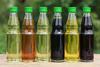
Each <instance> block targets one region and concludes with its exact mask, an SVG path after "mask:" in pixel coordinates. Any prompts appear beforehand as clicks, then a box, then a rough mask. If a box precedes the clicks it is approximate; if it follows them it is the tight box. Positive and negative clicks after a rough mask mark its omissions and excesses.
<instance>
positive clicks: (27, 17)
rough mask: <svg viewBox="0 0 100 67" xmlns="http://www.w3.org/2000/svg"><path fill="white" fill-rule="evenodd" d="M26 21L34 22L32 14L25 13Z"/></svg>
mask: <svg viewBox="0 0 100 67" xmlns="http://www.w3.org/2000/svg"><path fill="white" fill-rule="evenodd" d="M24 19H31V20H32V14H31V13H25V18H24Z"/></svg>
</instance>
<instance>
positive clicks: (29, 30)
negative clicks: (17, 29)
mask: <svg viewBox="0 0 100 67" xmlns="http://www.w3.org/2000/svg"><path fill="white" fill-rule="evenodd" d="M32 11H33V9H32V7H25V17H24V21H23V24H22V61H23V62H32V61H35V56H36V52H35V40H36V39H35V31H34V21H33V19H32Z"/></svg>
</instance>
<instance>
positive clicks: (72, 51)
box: [65, 7, 79, 62]
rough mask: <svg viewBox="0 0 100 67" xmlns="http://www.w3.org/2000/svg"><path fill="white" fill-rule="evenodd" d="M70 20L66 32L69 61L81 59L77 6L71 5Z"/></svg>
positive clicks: (66, 49)
mask: <svg viewBox="0 0 100 67" xmlns="http://www.w3.org/2000/svg"><path fill="white" fill-rule="evenodd" d="M68 11H69V14H68V20H67V23H66V32H65V60H66V61H68V62H74V61H79V32H78V23H77V19H76V15H75V12H76V8H75V7H69V9H68Z"/></svg>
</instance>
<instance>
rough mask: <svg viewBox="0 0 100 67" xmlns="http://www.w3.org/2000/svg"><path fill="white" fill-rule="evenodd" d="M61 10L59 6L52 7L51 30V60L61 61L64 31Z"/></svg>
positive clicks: (62, 58)
mask: <svg viewBox="0 0 100 67" xmlns="http://www.w3.org/2000/svg"><path fill="white" fill-rule="evenodd" d="M61 12H62V8H61V7H55V8H54V18H53V23H52V32H51V61H53V62H61V61H63V60H64V33H63V21H62V16H61Z"/></svg>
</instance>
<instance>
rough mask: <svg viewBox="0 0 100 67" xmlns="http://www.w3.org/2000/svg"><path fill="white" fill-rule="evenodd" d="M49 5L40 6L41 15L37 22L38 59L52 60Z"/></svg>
mask: <svg viewBox="0 0 100 67" xmlns="http://www.w3.org/2000/svg"><path fill="white" fill-rule="evenodd" d="M47 11H48V10H47V7H40V16H39V19H38V23H37V32H36V34H37V37H36V57H37V61H49V60H50V33H49V22H48V18H47V15H46V14H47Z"/></svg>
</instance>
